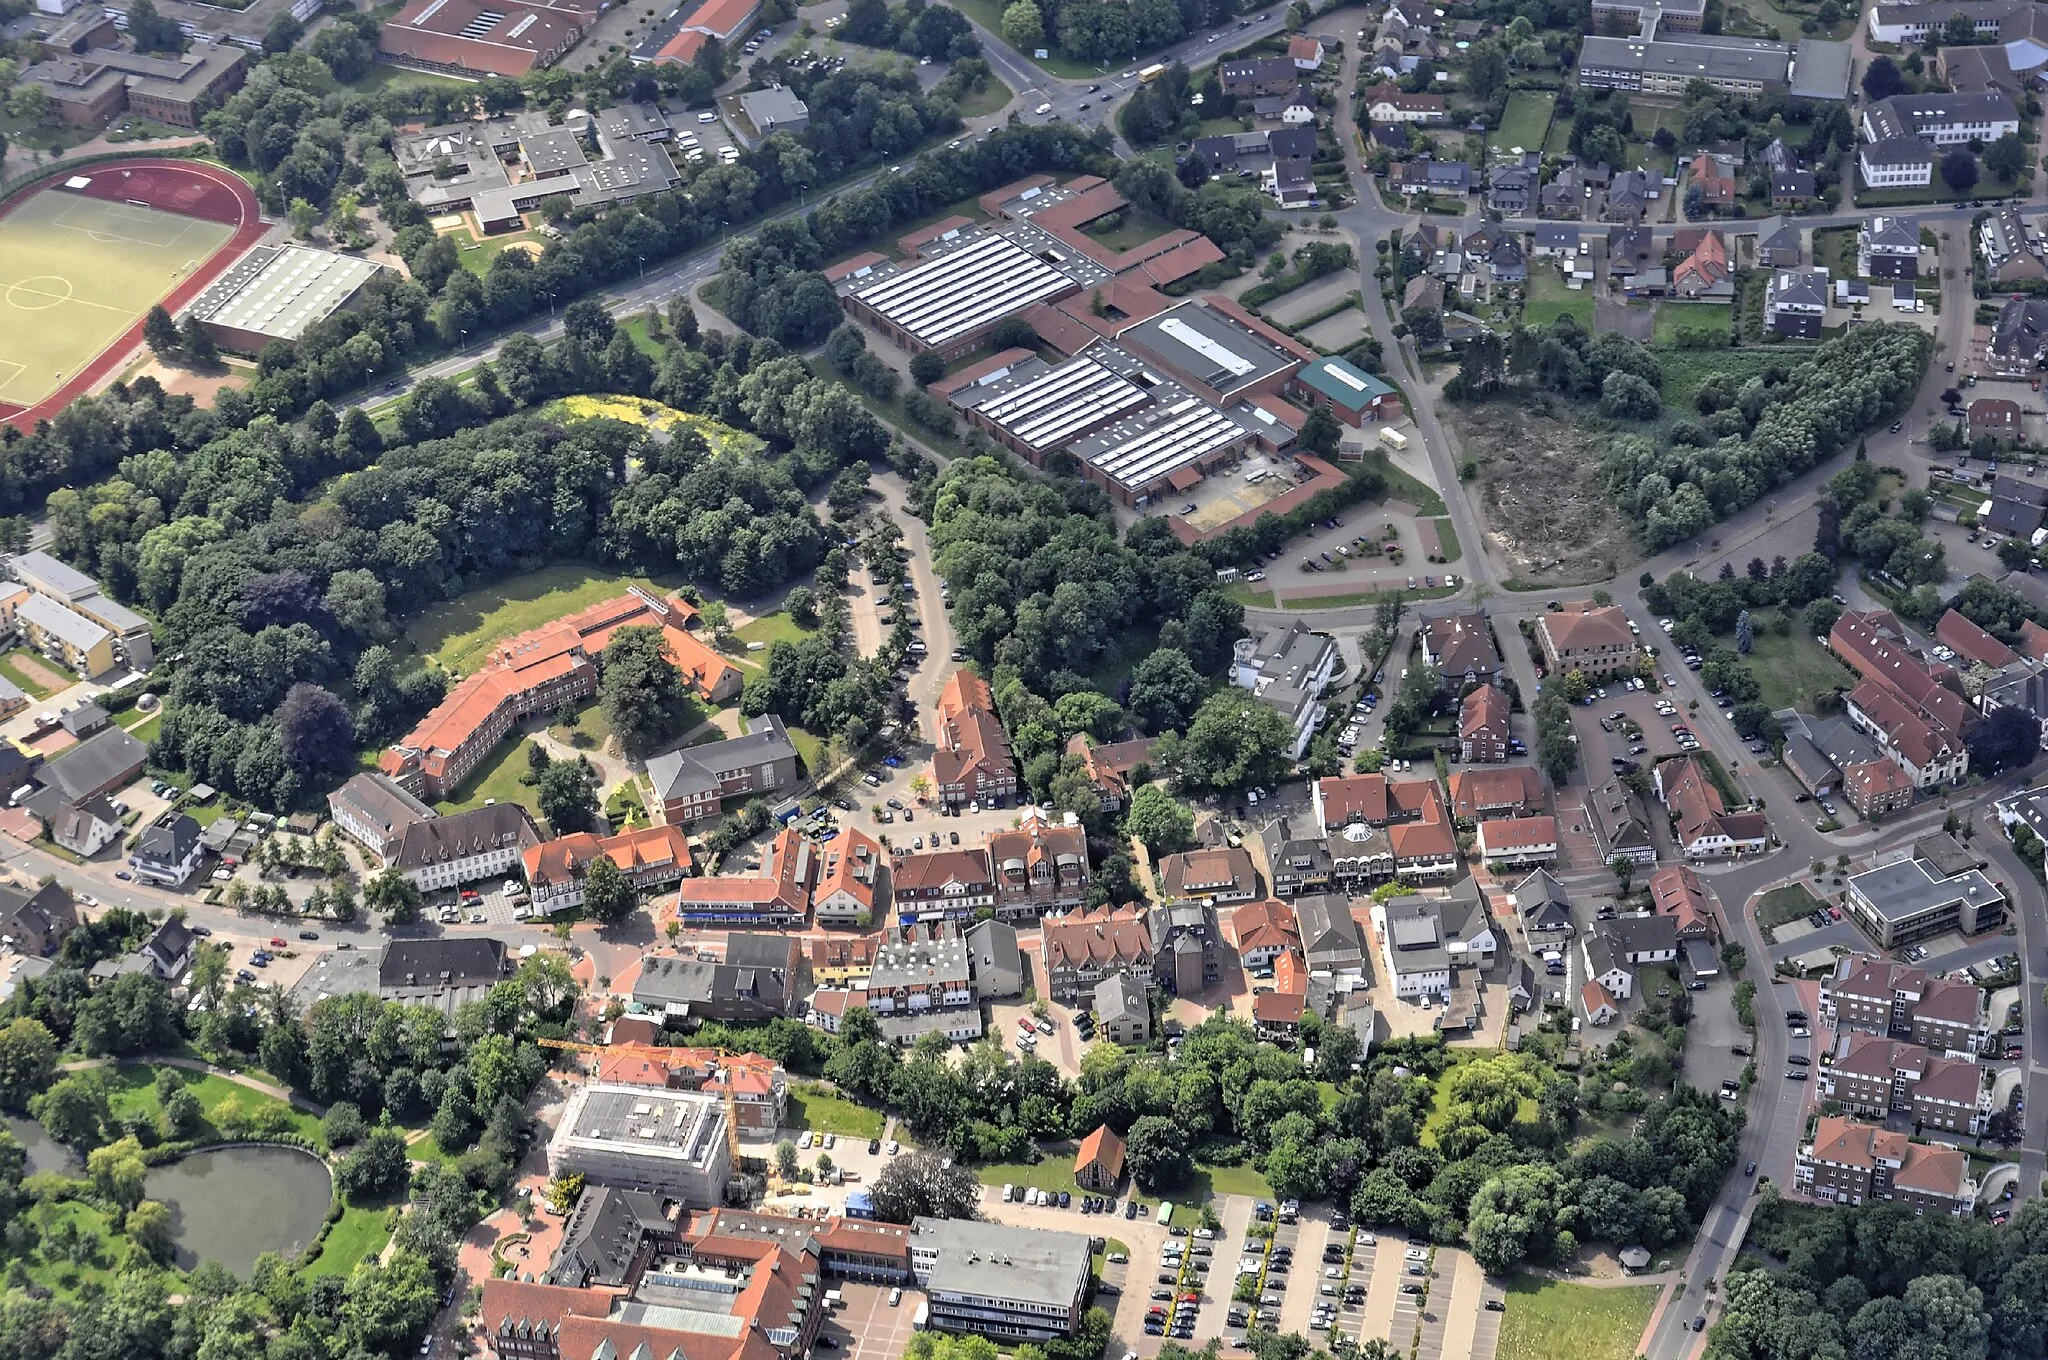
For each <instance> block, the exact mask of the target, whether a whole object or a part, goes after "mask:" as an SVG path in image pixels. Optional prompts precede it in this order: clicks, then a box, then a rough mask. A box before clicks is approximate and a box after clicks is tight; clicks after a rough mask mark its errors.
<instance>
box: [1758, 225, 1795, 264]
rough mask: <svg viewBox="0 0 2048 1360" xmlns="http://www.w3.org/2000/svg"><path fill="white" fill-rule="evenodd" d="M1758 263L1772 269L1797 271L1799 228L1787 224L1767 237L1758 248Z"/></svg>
mask: <svg viewBox="0 0 2048 1360" xmlns="http://www.w3.org/2000/svg"><path fill="white" fill-rule="evenodd" d="M1756 253H1757V263H1759V264H1761V265H1763V266H1765V267H1766V268H1770V269H1797V268H1798V267H1799V260H1800V239H1799V228H1798V227H1797V226H1794V225H1793V224H1792V223H1790V222H1787V223H1786V224H1785V225H1784V226H1782V227H1779V228H1778V229H1777V230H1776V231H1774V232H1772V233H1771V234H1770V235H1769V236H1766V237H1765V238H1764V239H1763V240H1762V241H1761V242H1760V243H1759V244H1758V245H1757V248H1756Z"/></svg>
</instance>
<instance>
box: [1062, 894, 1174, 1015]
mask: <svg viewBox="0 0 2048 1360" xmlns="http://www.w3.org/2000/svg"><path fill="white" fill-rule="evenodd" d="M1039 947H1040V958H1041V959H1042V960H1043V961H1044V965H1045V973H1046V977H1045V982H1046V989H1047V991H1048V992H1049V993H1050V994H1051V996H1052V999H1053V1000H1055V1001H1057V1002H1059V1003H1060V1004H1062V1005H1072V1004H1073V1003H1074V1001H1075V999H1076V998H1078V997H1081V996H1084V995H1089V994H1092V993H1093V992H1094V991H1095V987H1096V984H1097V983H1099V982H1101V981H1102V980H1103V979H1104V978H1105V977H1108V976H1109V975H1110V974H1112V973H1129V974H1131V975H1132V977H1133V979H1134V980H1135V981H1136V982H1137V983H1138V985H1139V986H1140V987H1150V986H1151V985H1152V983H1153V976H1154V975H1153V950H1152V934H1151V931H1150V930H1149V929H1148V928H1147V926H1146V921H1145V917H1144V915H1143V914H1142V913H1140V912H1139V911H1137V910H1136V909H1134V908H1130V907H1103V908H1100V909H1098V910H1095V911H1075V912H1069V913H1067V914H1065V915H1061V916H1047V917H1046V918H1044V919H1043V920H1042V921H1040V922H1039Z"/></svg>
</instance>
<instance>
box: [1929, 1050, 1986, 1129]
mask: <svg viewBox="0 0 2048 1360" xmlns="http://www.w3.org/2000/svg"><path fill="white" fill-rule="evenodd" d="M1913 1122H1914V1123H1915V1124H1916V1125H1918V1126H1919V1127H1921V1128H1927V1129H1941V1130H1942V1131H1943V1132H1946V1133H1964V1134H1979V1133H1982V1132H1983V1131H1984V1127H1985V1125H1987V1124H1989V1123H1990V1122H1991V1095H1990V1092H1989V1091H1987V1090H1986V1089H1985V1085H1984V1069H1983V1068H1981V1067H1979V1066H1977V1064H1975V1063H1973V1062H1970V1061H1968V1060H1967V1059H1958V1058H1932V1057H1930V1058H1929V1059H1928V1060H1927V1066H1926V1069H1925V1070H1924V1071H1923V1072H1922V1073H1921V1074H1920V1081H1919V1084H1918V1085H1916V1086H1915V1087H1914V1088H1913Z"/></svg>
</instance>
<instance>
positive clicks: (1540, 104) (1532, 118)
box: [1486, 90, 1557, 152]
mask: <svg viewBox="0 0 2048 1360" xmlns="http://www.w3.org/2000/svg"><path fill="white" fill-rule="evenodd" d="M1556 108H1557V95H1556V94H1554V93H1552V92H1551V91H1549V90H1516V91H1515V92H1514V93H1513V94H1511V95H1509V96H1508V107H1507V112H1506V113H1504V114H1502V115H1501V120H1500V127H1499V128H1497V129H1496V130H1495V131H1494V132H1493V134H1492V135H1491V136H1489V137H1488V138H1487V139H1486V149H1487V150H1488V151H1496V152H1509V151H1511V150H1512V149H1513V148H1515V147H1520V148H1521V149H1522V150H1524V151H1535V150H1537V149H1538V148H1540V147H1541V146H1542V145H1543V140H1544V136H1545V134H1547V133H1548V132H1549V130H1550V116H1551V114H1552V112H1553V111H1554V110H1555V109H1556Z"/></svg>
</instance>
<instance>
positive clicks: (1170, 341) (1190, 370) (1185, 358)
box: [1117, 298, 1300, 394]
mask: <svg viewBox="0 0 2048 1360" xmlns="http://www.w3.org/2000/svg"><path fill="white" fill-rule="evenodd" d="M1117 343H1118V344H1120V345H1123V346H1124V347H1126V348H1128V349H1133V350H1136V351H1139V352H1141V353H1142V354H1143V355H1150V356H1153V357H1156V358H1157V359H1158V360H1159V361H1160V362H1161V363H1164V364H1166V365H1167V366H1168V367H1170V368H1171V369H1173V371H1174V372H1175V373H1177V374H1179V375H1180V376H1182V377H1185V378H1188V379H1191V380H1193V381H1195V382H1198V383H1201V384H1203V385H1204V386H1206V387H1209V388H1211V389H1213V390H1214V391H1217V392H1221V393H1225V394H1228V393H1232V392H1238V391H1242V390H1243V389H1245V388H1247V387H1251V386H1253V385H1254V384H1256V383H1259V382H1261V381H1263V380H1265V379H1267V378H1270V377H1272V376H1273V375H1274V374H1276V373H1279V372H1281V371H1283V370H1285V369H1289V368H1292V367H1294V365H1295V364H1297V363H1299V362H1300V361H1299V359H1297V358H1296V357H1295V356H1294V355H1292V354H1289V353H1288V352H1287V351H1286V350H1284V349H1282V348H1281V347H1280V346H1278V345H1276V344H1274V343H1273V342H1272V341H1270V340H1268V339H1267V338H1266V337H1265V336H1263V335H1260V334H1258V333H1257V332H1256V331H1254V330H1252V329H1251V328H1250V327H1249V326H1246V325H1244V324H1243V323H1241V322H1239V321H1236V320H1234V319H1233V318H1231V317H1229V316H1226V315H1225V314H1224V313H1223V312H1221V311H1219V310H1218V309H1216V308H1214V307H1210V306H1208V305H1206V304H1205V303H1203V302H1202V301H1201V299H1199V298H1190V299H1189V300H1187V301H1186V302H1183V303H1181V304H1180V305H1179V306H1178V307H1171V308H1168V309H1167V310H1166V311H1163V312H1161V313H1160V314H1159V315H1157V316H1152V317H1147V318H1146V319H1145V320H1143V321H1140V322H1139V323H1138V324H1136V325H1135V326H1127V327H1125V328H1124V329H1123V330H1121V331H1119V332H1117Z"/></svg>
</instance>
